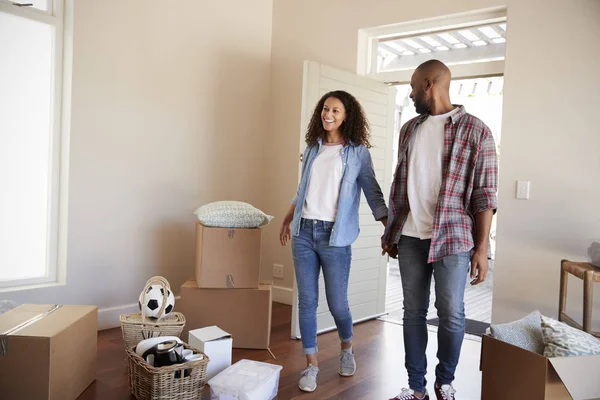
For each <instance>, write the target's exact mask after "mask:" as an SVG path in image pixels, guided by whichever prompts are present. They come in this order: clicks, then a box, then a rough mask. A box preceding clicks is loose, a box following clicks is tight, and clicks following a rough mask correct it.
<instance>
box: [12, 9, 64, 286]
mask: <svg viewBox="0 0 600 400" xmlns="http://www.w3.org/2000/svg"><path fill="white" fill-rule="evenodd" d="M25 2H26V1H19V2H18V3H25ZM15 3H17V2H14V3H13V2H11V1H8V0H0V13H5V14H8V15H12V16H16V17H20V18H24V19H27V20H31V21H35V22H39V23H43V24H46V25H48V26H50V27H52V28H54V40H53V43H52V50H53V51H52V54H53V60H52V63H51V68H52V74H53V82H52V88H51V93H50V96H51V102H50V103H51V107H52V110H51V114H50V116H51V122H50V129H51V130H50V152H51V157H50V165H49V176H48V190H49V193H48V219H47V222H46V229H47V242H46V275H45V276H42V277H37V278H29V279H18V280H0V292H7V291H15V290H24V289H34V288H39V287H47V286H56V285H63V284H65V283H66V256H67V251H66V250H67V243H66V240H67V211H68V207H67V205H68V203H67V195H68V160H69V157H68V156H69V152H68V149H69V132H70V109H71V76H72V74H71V71H72V43H73V40H72V38H73V35H72V33H73V29H72V27H73V14H72V12H73V5H74V4H73V0H48V10H47V11H44V10H40V9H37V8H33V7H20V6H17V5H15ZM0 278H1V277H0Z"/></svg>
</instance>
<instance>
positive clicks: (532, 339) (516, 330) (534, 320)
mask: <svg viewBox="0 0 600 400" xmlns="http://www.w3.org/2000/svg"><path fill="white" fill-rule="evenodd" d="M541 318H542V314H540V312H539V311H538V310H536V311H534V312H532V313H531V314H529V315H528V316H526V317H524V318H522V319H519V320H517V321H513V322H508V323H506V324H495V325H490V332H491V334H492V336H493V337H495V338H496V339H498V340H502V341H503V342H506V343H510V344H512V345H513V346H517V347H520V348H522V349H525V350H529V351H532V352H534V353H537V354H543V353H544V340H543V338H542V320H541Z"/></svg>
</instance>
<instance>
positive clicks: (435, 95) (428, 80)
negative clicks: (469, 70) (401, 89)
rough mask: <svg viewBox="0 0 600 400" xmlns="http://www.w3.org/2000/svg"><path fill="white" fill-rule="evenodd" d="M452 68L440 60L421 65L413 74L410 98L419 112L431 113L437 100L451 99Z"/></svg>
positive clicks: (446, 100) (447, 100)
mask: <svg viewBox="0 0 600 400" xmlns="http://www.w3.org/2000/svg"><path fill="white" fill-rule="evenodd" d="M451 78H452V76H451V73H450V69H448V67H447V66H446V65H445V64H444V63H443V62H441V61H439V60H429V61H426V62H424V63H423V64H421V65H419V66H418V67H417V69H416V70H415V72H414V73H413V75H412V78H411V80H410V86H411V87H412V92H411V93H410V98H411V99H413V101H414V103H415V108H416V109H417V112H418V113H419V114H427V113H431V112H432V109H433V108H434V105H435V103H436V102H439V101H442V102H449V101H450V80H451Z"/></svg>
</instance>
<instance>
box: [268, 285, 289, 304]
mask: <svg viewBox="0 0 600 400" xmlns="http://www.w3.org/2000/svg"><path fill="white" fill-rule="evenodd" d="M272 294H273V301H274V302H275V303H282V304H287V305H288V306H291V305H292V298H293V296H294V291H293V290H292V289H291V288H286V287H283V286H273V291H272Z"/></svg>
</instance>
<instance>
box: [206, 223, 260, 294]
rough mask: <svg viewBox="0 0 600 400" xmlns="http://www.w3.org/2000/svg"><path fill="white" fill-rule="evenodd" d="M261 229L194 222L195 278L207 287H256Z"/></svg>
mask: <svg viewBox="0 0 600 400" xmlns="http://www.w3.org/2000/svg"><path fill="white" fill-rule="evenodd" d="M260 241H261V230H260V229H258V228H257V229H228V228H212V227H208V226H204V225H202V224H201V223H200V222H196V281H197V283H198V287H201V288H207V289H225V288H238V289H242V288H253V289H256V288H257V287H258V283H259V282H258V281H259V275H260Z"/></svg>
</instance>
